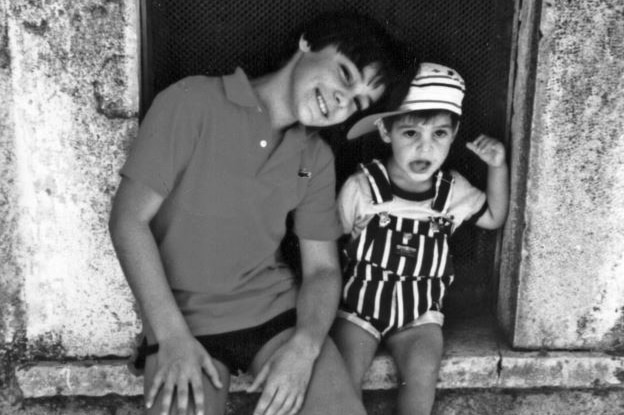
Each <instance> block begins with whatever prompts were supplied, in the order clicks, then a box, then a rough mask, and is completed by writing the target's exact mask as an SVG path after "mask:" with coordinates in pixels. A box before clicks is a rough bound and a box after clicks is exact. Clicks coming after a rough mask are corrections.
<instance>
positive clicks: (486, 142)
mask: <svg viewBox="0 0 624 415" xmlns="http://www.w3.org/2000/svg"><path fill="white" fill-rule="evenodd" d="M466 147H467V148H468V149H469V150H471V151H472V152H474V153H475V154H476V155H477V156H478V157H479V158H480V159H481V160H483V161H484V162H485V163H486V164H487V165H488V166H491V167H501V166H503V165H504V164H505V162H506V160H505V146H503V143H501V142H500V141H498V140H496V139H495V138H492V137H488V136H487V135H484V134H481V135H480V136H479V137H477V139H476V140H474V141H473V142H469V143H466Z"/></svg>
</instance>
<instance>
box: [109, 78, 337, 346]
mask: <svg viewBox="0 0 624 415" xmlns="http://www.w3.org/2000/svg"><path fill="white" fill-rule="evenodd" d="M121 174H122V175H123V176H126V177H129V178H131V179H133V180H136V181H138V182H140V183H143V184H144V185H146V186H149V187H150V188H151V189H153V190H154V191H156V192H157V193H158V194H160V195H162V196H163V197H164V201H163V204H162V205H161V208H160V210H159V211H158V213H157V214H156V216H155V217H154V219H153V220H152V222H151V224H150V226H151V230H152V232H153V234H154V237H155V240H156V242H157V244H158V247H159V250H160V255H161V258H162V262H163V266H164V268H165V272H166V275H167V279H168V282H169V284H170V286H171V289H172V291H173V294H174V296H175V298H176V302H177V304H178V306H179V308H180V310H181V311H182V313H183V315H184V317H185V319H186V321H187V323H188V324H189V327H190V329H191V331H192V332H193V334H195V335H202V334H215V333H223V332H227V331H232V330H237V329H241V328H247V327H252V326H255V325H258V324H261V323H263V322H265V321H267V320H269V319H270V318H272V317H274V316H276V315H277V314H279V313H281V312H283V311H285V310H287V309H290V308H293V307H294V306H295V299H296V292H297V287H296V283H295V278H294V275H293V272H292V270H291V269H290V268H289V267H288V266H287V265H286V264H285V263H284V261H283V260H282V258H281V256H280V242H281V240H282V238H283V237H284V234H285V232H286V216H287V214H288V213H289V212H291V211H293V218H294V219H293V220H294V231H295V233H296V234H297V235H298V236H299V237H300V238H303V239H311V240H334V239H336V238H337V237H338V236H339V235H340V233H341V231H340V224H339V220H338V214H337V209H336V203H335V173H334V158H333V154H332V152H331V149H330V148H329V146H328V145H327V144H326V143H325V142H323V141H322V139H321V138H320V137H319V136H318V135H317V134H316V133H312V132H310V131H308V130H307V129H306V128H304V127H302V126H299V125H295V126H293V127H291V128H289V129H288V130H286V132H285V134H284V136H283V139H281V140H280V139H279V138H277V137H276V136H275V135H274V134H273V131H272V129H271V125H270V120H269V118H268V115H267V111H266V109H265V108H263V107H262V104H261V103H260V101H259V100H258V98H257V96H256V95H255V92H254V90H253V88H252V86H251V84H250V82H249V79H248V78H247V76H246V75H245V73H244V72H243V71H242V70H241V69H240V68H239V69H237V70H236V71H235V73H234V74H232V75H228V76H224V77H206V76H194V77H188V78H185V79H182V80H181V81H179V82H177V83H175V84H173V85H171V86H170V87H168V88H167V89H165V90H164V91H162V92H161V93H160V94H158V96H157V97H156V98H155V100H154V102H153V104H152V106H151V108H150V109H149V111H148V113H147V114H146V116H145V119H144V120H143V122H142V125H141V128H140V131H139V135H138V138H137V139H136V140H135V142H134V143H133V147H132V149H131V151H130V154H129V156H128V159H127V161H126V163H125V165H124V167H123V168H122V171H121ZM147 330H148V333H149V331H150V330H149V327H147Z"/></svg>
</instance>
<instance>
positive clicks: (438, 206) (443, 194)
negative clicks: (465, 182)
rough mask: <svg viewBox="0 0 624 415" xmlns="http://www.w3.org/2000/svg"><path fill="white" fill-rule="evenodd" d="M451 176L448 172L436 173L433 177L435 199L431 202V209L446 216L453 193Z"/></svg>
mask: <svg viewBox="0 0 624 415" xmlns="http://www.w3.org/2000/svg"><path fill="white" fill-rule="evenodd" d="M453 182H454V179H453V175H452V174H451V173H450V172H449V171H442V170H440V171H438V173H437V174H436V177H435V183H434V185H435V190H436V192H435V197H434V198H433V201H432V202H431V208H432V209H433V210H435V211H438V212H441V213H444V214H446V211H447V210H448V208H449V204H450V202H451V194H452V192H453Z"/></svg>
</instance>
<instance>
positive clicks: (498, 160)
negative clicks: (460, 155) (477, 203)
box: [466, 134, 509, 229]
mask: <svg viewBox="0 0 624 415" xmlns="http://www.w3.org/2000/svg"><path fill="white" fill-rule="evenodd" d="M466 147H468V149H470V150H472V151H473V152H474V153H475V154H476V155H477V156H479V158H480V159H481V160H483V161H484V162H485V163H486V164H487V165H488V176H487V189H486V196H487V204H488V208H487V210H486V211H485V212H484V213H483V215H481V217H480V218H479V219H478V220H477V222H476V225H477V226H479V227H480V228H485V229H496V228H499V227H500V226H502V225H503V223H505V219H506V218H507V210H508V208H509V173H508V169H507V161H506V157H505V147H504V146H503V144H502V143H501V142H500V141H498V140H496V139H494V138H491V137H488V136H486V135H483V134H482V135H480V136H479V137H477V139H476V140H475V141H473V142H471V143H467V144H466Z"/></svg>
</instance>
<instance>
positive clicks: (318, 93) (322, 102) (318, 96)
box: [316, 88, 329, 117]
mask: <svg viewBox="0 0 624 415" xmlns="http://www.w3.org/2000/svg"><path fill="white" fill-rule="evenodd" d="M316 102H317V104H318V106H319V109H320V110H321V114H323V116H324V117H327V115H328V114H329V110H328V108H327V103H326V102H325V99H324V98H323V96H322V95H321V91H319V89H318V88H317V89H316Z"/></svg>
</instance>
